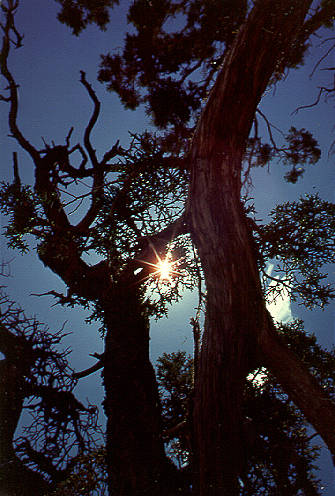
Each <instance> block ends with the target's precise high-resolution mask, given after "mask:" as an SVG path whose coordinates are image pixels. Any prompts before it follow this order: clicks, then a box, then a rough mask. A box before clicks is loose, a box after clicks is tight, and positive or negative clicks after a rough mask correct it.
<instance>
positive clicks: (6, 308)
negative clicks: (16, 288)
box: [0, 291, 99, 496]
mask: <svg viewBox="0 0 335 496" xmlns="http://www.w3.org/2000/svg"><path fill="white" fill-rule="evenodd" d="M0 303H1V310H0V350H1V353H3V355H4V358H3V359H2V360H1V361H0V371H1V375H0V400H1V401H0V405H1V407H0V438H1V443H0V461H1V471H0V490H1V493H5V494H8V495H9V496H10V495H13V496H14V495H16V496H17V495H22V496H24V495H27V496H28V495H31V494H32V493H34V494H36V495H41V496H42V495H44V494H45V493H46V492H48V491H51V490H52V489H53V488H54V487H56V485H57V484H58V483H59V482H60V481H62V480H65V479H66V478H67V477H68V474H69V473H70V472H71V470H72V466H73V464H75V463H76V460H77V458H78V457H79V456H80V455H83V454H84V453H87V452H88V451H89V450H90V449H92V448H93V447H95V443H96V441H97V440H96V436H97V434H99V431H98V428H97V415H96V414H97V410H96V408H95V407H93V406H92V405H89V406H88V407H85V406H84V405H83V404H82V403H81V402H80V401H79V400H78V399H77V398H76V397H75V395H74V394H73V388H74V386H75V384H76V381H75V380H74V378H73V375H72V370H71V369H70V368H69V366H68V363H67V359H66V357H67V355H68V354H69V352H68V351H58V350H57V348H56V347H57V345H58V344H59V343H60V341H61V339H62V337H63V336H64V333H63V332H62V331H59V332H56V333H53V334H51V333H49V332H48V330H47V329H44V328H43V326H42V325H41V324H40V323H39V322H37V321H36V319H32V318H28V317H27V316H26V315H25V314H24V312H23V311H22V310H21V309H20V308H18V307H16V306H15V305H14V303H13V302H12V301H10V299H9V298H8V297H7V296H6V295H5V294H4V293H3V292H2V291H1V296H0ZM24 409H27V410H28V411H29V412H30V414H31V417H32V420H31V422H30V424H28V425H27V426H25V427H24V428H23V430H22V429H21V434H20V435H19V436H17V435H16V439H14V438H15V434H16V431H17V427H18V423H19V421H20V418H21V416H22V413H23V411H24Z"/></svg>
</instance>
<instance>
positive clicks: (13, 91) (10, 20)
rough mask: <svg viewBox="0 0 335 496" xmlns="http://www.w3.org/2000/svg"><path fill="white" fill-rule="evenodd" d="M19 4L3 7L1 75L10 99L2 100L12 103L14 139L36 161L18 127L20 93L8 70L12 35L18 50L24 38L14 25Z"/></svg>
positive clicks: (11, 118) (11, 126)
mask: <svg viewBox="0 0 335 496" xmlns="http://www.w3.org/2000/svg"><path fill="white" fill-rule="evenodd" d="M17 5H18V4H17V2H15V3H14V2H12V1H8V7H5V6H2V8H3V10H4V11H5V12H6V23H5V25H3V26H2V29H3V32H4V36H3V39H2V47H1V55H0V57H1V58H0V67H1V74H2V75H3V76H4V78H5V79H6V80H7V82H8V88H7V89H8V90H9V97H8V99H7V98H5V97H2V98H1V100H3V101H8V102H9V103H10V110H9V116H8V120H9V129H10V131H11V133H12V136H13V138H15V139H16V141H17V142H18V143H19V145H20V146H21V147H22V148H23V149H24V150H26V151H27V152H28V153H29V154H30V156H31V157H32V158H33V159H34V160H36V161H37V160H38V159H39V154H38V151H37V150H36V149H35V148H34V147H33V145H32V144H31V143H30V142H29V141H28V140H27V139H26V138H25V137H24V136H23V134H22V133H21V131H20V129H19V127H18V125H17V114H18V93H17V84H16V82H15V80H14V78H13V76H12V74H11V72H10V70H9V68H8V57H9V53H10V45H11V38H10V34H11V33H14V35H15V37H16V42H15V46H16V48H18V47H20V46H21V41H22V36H21V35H20V34H19V33H18V31H17V29H16V27H15V24H14V13H15V10H16V8H17Z"/></svg>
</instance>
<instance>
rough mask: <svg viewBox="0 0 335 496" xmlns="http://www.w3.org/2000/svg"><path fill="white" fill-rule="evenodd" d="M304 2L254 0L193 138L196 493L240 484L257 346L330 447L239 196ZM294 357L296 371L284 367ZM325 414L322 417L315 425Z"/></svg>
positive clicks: (223, 491)
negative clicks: (270, 294) (201, 290)
mask: <svg viewBox="0 0 335 496" xmlns="http://www.w3.org/2000/svg"><path fill="white" fill-rule="evenodd" d="M310 4H311V1H310V0H280V1H276V2H274V1H271V0H263V1H261V2H256V3H255V7H254V9H253V10H252V11H251V13H250V15H249V17H248V19H247V21H246V22H245V24H244V25H243V26H242V27H241V29H240V31H239V33H238V34H237V36H236V39H235V42H234V44H233V45H232V47H231V49H230V51H229V52H228V53H227V55H226V58H225V61H224V65H223V67H222V69H221V71H220V73H219V74H218V77H217V80H216V83H215V85H214V87H213V90H212V92H211V94H210V96H209V99H208V102H207V104H206V107H205V109H204V111H203V113H202V115H201V118H200V121H199V124H198V127H197V130H196V133H195V136H194V138H193V142H192V146H191V151H190V156H191V162H192V169H191V184H190V191H189V200H188V209H187V213H188V219H189V224H190V227H191V231H192V236H193V239H194V242H195V245H196V247H197V249H198V251H199V254H200V258H201V262H202V266H203V270H204V274H205V279H206V285H207V289H208V305H207V314H206V322H205V332H204V339H203V344H202V349H201V355H200V360H199V372H198V376H197V377H198V380H197V384H196V394H195V410H194V424H195V446H196V462H197V463H196V465H197V467H198V478H197V479H198V491H197V492H198V493H199V494H200V495H206V496H209V495H219V494H220V495H229V496H232V495H238V494H239V492H240V491H239V481H238V477H239V474H240V473H241V472H242V470H243V465H244V460H245V457H246V456H247V454H246V453H245V445H244V441H243V422H242V415H241V405H242V401H243V386H244V381H245V378H246V375H247V373H248V371H249V370H250V368H252V367H253V365H254V364H255V363H256V361H259V360H260V359H261V358H262V355H266V357H265V358H264V360H263V361H264V363H266V365H267V366H268V367H269V368H270V369H271V371H272V372H273V373H274V374H275V375H276V376H277V378H278V380H279V381H280V382H281V384H282V385H283V387H284V388H285V390H286V392H287V393H288V394H289V395H290V396H291V397H292V399H293V400H294V401H295V402H296V404H297V405H298V406H299V407H300V408H301V409H302V411H303V412H304V413H305V414H306V416H307V418H308V419H309V420H310V421H311V422H313V424H314V426H315V427H316V429H317V430H318V431H319V432H320V433H321V432H323V433H324V434H325V436H326V437H327V436H328V438H326V439H325V440H326V442H328V446H329V447H330V448H331V449H333V448H334V447H335V446H334V442H333V441H334V440H333V437H334V432H333V429H331V428H330V426H329V422H328V421H324V420H323V419H320V418H318V415H317V414H315V412H316V411H318V410H319V411H320V412H321V410H320V409H321V406H322V404H323V405H324V406H323V410H322V412H323V414H325V411H327V415H328V418H331V419H334V418H335V417H334V406H333V405H331V403H330V402H329V401H328V400H327V399H326V398H325V397H324V395H323V393H322V391H321V388H320V387H319V386H318V385H317V384H316V383H315V381H313V379H312V378H311V377H310V376H309V374H308V372H307V371H306V370H305V369H304V368H302V367H301V366H300V365H299V364H298V360H297V358H296V357H294V355H292V354H291V353H290V352H289V350H288V349H287V348H286V347H285V346H282V345H281V343H280V342H279V341H278V339H277V337H276V335H275V331H274V329H273V324H272V322H271V320H270V318H269V315H268V313H267V311H266V308H265V303H264V300H263V296H262V291H261V287H260V279H259V272H258V268H257V249H256V247H255V245H254V242H253V238H252V232H251V229H250V225H249V223H248V219H247V216H246V215H245V212H244V210H243V206H242V204H241V200H240V197H241V164H242V159H243V154H244V151H245V145H246V140H247V138H248V135H249V133H250V129H251V125H252V122H253V119H254V115H255V112H256V108H257V105H258V103H259V101H260V99H261V97H262V94H263V92H264V91H265V89H266V87H267V85H268V83H269V80H270V78H271V76H272V74H273V73H274V72H275V70H276V69H277V67H278V66H279V65H280V62H281V61H282V60H283V58H285V53H286V52H287V50H288V48H289V46H290V43H291V42H292V41H293V40H294V39H295V37H296V36H297V34H298V33H299V30H301V29H302V26H303V23H304V19H305V16H306V14H307V12H308V8H309V6H310ZM272 346H273V348H272ZM285 361H286V365H284V364H285ZM293 364H295V365H294V368H295V369H297V370H299V376H297V377H294V376H293V377H292V376H290V374H288V370H289V366H290V365H292V366H293ZM292 375H293V374H292ZM302 377H303V378H304V380H303V386H300V385H299V384H298V382H299V381H300V380H302ZM316 391H317V392H318V394H317V398H316V400H315V401H316V402H317V406H316V407H315V408H314V412H313V415H309V411H308V404H307V402H306V399H307V396H308V392H309V394H310V396H309V400H311V398H313V400H314V397H313V396H312V394H313V392H316ZM321 398H323V400H321ZM331 422H333V420H332V421H331ZM322 423H323V424H326V425H324V426H323V428H322V429H321V425H320V424H322ZM333 425H334V423H333Z"/></svg>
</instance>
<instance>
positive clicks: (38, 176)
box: [1, 0, 190, 496]
mask: <svg viewBox="0 0 335 496" xmlns="http://www.w3.org/2000/svg"><path fill="white" fill-rule="evenodd" d="M17 7H18V3H17V2H13V1H12V0H9V1H8V2H6V3H5V4H3V5H2V6H1V8H2V10H3V12H4V13H5V23H4V24H3V26H2V29H3V34H4V36H3V45H2V51H1V57H2V58H1V72H2V75H3V76H4V78H5V79H6V80H7V83H8V90H9V96H8V97H7V96H6V97H5V96H3V97H2V100H4V101H7V102H9V128H10V132H11V133H12V135H13V136H14V137H15V139H16V140H17V142H18V144H19V145H20V146H21V147H22V148H23V149H24V150H25V151H26V152H27V153H28V154H29V155H30V157H31V159H32V162H33V165H34V170H35V184H34V189H32V188H31V187H29V186H23V185H22V184H21V180H20V176H19V172H18V164H17V157H16V155H14V159H13V160H14V181H13V183H12V184H4V185H3V188H2V195H1V196H2V198H1V203H2V208H3V211H4V212H5V213H7V214H8V215H10V223H9V226H8V229H7V235H8V237H9V239H10V245H11V246H12V247H16V248H19V249H21V250H22V251H24V250H25V249H27V245H26V244H25V235H27V234H32V235H34V236H35V238H36V239H37V242H38V247H37V251H38V255H39V258H40V259H41V260H42V262H43V263H44V264H45V265H46V266H47V267H49V268H50V269H51V270H52V271H53V272H54V273H55V274H57V275H58V276H59V277H60V278H61V279H62V280H63V281H64V283H65V285H66V286H67V288H68V291H67V294H66V295H65V294H59V293H56V292H54V291H51V292H50V294H53V295H54V296H55V297H56V299H57V301H59V302H60V303H62V304H65V305H70V306H74V305H76V304H82V305H84V306H89V305H91V308H92V317H91V318H92V319H96V320H100V321H101V322H102V333H103V335H104V338H105V351H104V354H103V356H102V357H100V358H101V359H100V365H101V366H102V367H103V381H104V387H105V391H106V396H105V401H104V410H105V413H106V416H107V435H106V443H107V446H106V450H107V468H108V476H109V491H110V494H118V495H122V494H124V495H127V496H128V495H129V494H144V493H145V494H157V491H159V492H161V493H162V494H171V493H173V494H174V492H175V491H176V490H177V489H178V488H179V484H180V481H179V480H178V475H177V471H176V469H175V468H174V466H173V464H172V463H171V462H170V461H169V459H168V458H167V457H166V455H165V452H164V443H163V440H162V438H161V427H160V425H161V417H160V402H159V396H158V389H157V384H156V379H155V373H154V370H153V367H152V365H151V363H150V360H149V316H150V315H152V314H156V315H159V314H160V313H162V312H164V311H165V310H164V305H165V302H166V301H169V300H173V299H176V298H177V297H178V283H179V280H180V271H182V270H185V269H183V266H182V264H185V261H186V258H187V252H186V250H185V249H184V251H183V256H182V258H183V260H182V261H181V260H180V261H178V260H175V261H174V262H173V268H171V277H170V276H169V277H170V279H171V281H172V279H173V284H165V288H166V291H165V294H164V281H163V280H161V277H160V274H161V271H162V268H161V263H162V261H165V263H168V261H169V258H170V257H172V256H173V255H174V254H175V255H177V253H179V254H180V250H179V252H178V244H177V243H174V244H172V241H173V238H174V237H175V236H176V235H177V234H178V235H180V234H184V233H185V223H184V218H183V216H181V215H180V212H179V211H178V209H177V210H176V208H175V204H176V202H178V201H180V200H181V199H182V198H183V196H184V191H185V187H184V186H185V181H186V175H185V171H184V170H183V169H182V168H178V167H175V168H173V169H171V170H170V168H169V164H168V161H167V160H166V159H165V157H164V154H163V153H162V152H161V150H160V148H159V147H158V143H157V140H156V139H155V138H154V137H151V136H150V135H148V134H146V133H145V134H144V135H143V136H133V140H132V143H131V144H130V147H129V148H128V149H123V148H122V147H121V146H120V145H119V142H116V143H115V145H114V146H113V147H111V148H110V149H109V150H107V151H106V152H105V153H104V155H103V156H102V158H101V159H99V158H98V155H97V153H96V150H95V149H94V147H93V145H92V142H91V135H92V131H93V128H94V126H95V124H96V122H97V119H98V117H99V112H100V102H99V100H98V98H97V96H96V94H95V92H94V90H93V88H92V86H91V85H90V84H89V83H88V81H87V80H86V76H85V73H84V72H81V78H80V81H81V84H82V85H83V87H84V88H85V90H86V91H87V93H88V96H89V98H90V99H91V101H92V103H93V112H92V115H91V118H90V120H89V122H88V124H87V126H86V128H85V130H84V136H83V144H76V145H74V146H71V144H70V140H71V134H72V129H71V130H70V131H69V133H68V134H67V136H66V138H65V143H64V144H62V145H55V144H51V145H49V144H47V143H45V147H44V148H43V149H42V150H38V149H37V148H36V147H34V146H33V145H32V144H31V143H30V142H29V141H28V140H27V139H26V138H25V136H24V135H23V134H22V132H21V130H20V128H19V125H18V119H17V114H18V89H17V84H16V82H15V80H14V77H13V76H12V74H11V72H10V70H9V66H8V57H9V53H10V49H11V47H12V46H15V47H16V48H18V47H20V46H21V42H22V37H21V35H20V33H19V31H18V30H17V29H16V27H15V21H14V14H15V11H16V9H17ZM73 157H74V158H73ZM78 157H79V159H80V160H81V162H80V165H79V166H73V165H72V164H71V160H72V159H73V160H74V163H75V162H76V158H77V159H78ZM83 178H86V179H87V180H88V181H91V189H90V192H89V193H88V194H86V193H84V194H83V193H82V191H81V190H80V184H78V180H80V179H83ZM78 190H79V192H78ZM69 198H70V199H69ZM85 200H86V202H85ZM167 201H169V202H170V203H173V207H170V208H168V207H167V205H166V202H167ZM82 202H84V214H83V215H82V217H81V218H80V219H79V220H78V216H77V210H78V208H79V207H80V206H81V205H82ZM179 210H180V208H179ZM156 231H157V232H156ZM168 245H169V249H167V246H168ZM92 251H95V253H96V254H97V255H98V256H99V257H100V261H99V262H97V263H95V264H94V265H91V264H90V263H89V262H87V261H85V258H84V256H85V255H86V254H87V253H90V252H92ZM178 258H180V257H178ZM179 265H180V267H179ZM163 267H164V265H163ZM162 277H163V276H162ZM189 283H190V282H189ZM183 284H184V285H185V284H187V278H186V279H184V281H183ZM153 287H156V288H157V290H158V293H156V294H158V296H157V298H156V300H157V301H156V302H154V301H152V300H151V301H150V299H149V298H147V297H146V290H147V289H148V288H149V289H150V288H151V289H152V288H153ZM95 369H96V368H95ZM185 490H186V489H185Z"/></svg>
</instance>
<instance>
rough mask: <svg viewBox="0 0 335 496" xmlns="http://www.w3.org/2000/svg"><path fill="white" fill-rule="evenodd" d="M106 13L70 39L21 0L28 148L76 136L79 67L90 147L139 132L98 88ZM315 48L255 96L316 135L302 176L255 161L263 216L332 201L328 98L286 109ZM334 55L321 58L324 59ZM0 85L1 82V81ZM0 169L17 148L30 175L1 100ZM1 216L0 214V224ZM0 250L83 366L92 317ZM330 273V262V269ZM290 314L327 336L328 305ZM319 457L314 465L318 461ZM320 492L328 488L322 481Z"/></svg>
mask: <svg viewBox="0 0 335 496" xmlns="http://www.w3.org/2000/svg"><path fill="white" fill-rule="evenodd" d="M121 3H122V6H121V7H117V8H116V9H115V10H114V14H113V15H112V25H111V26H110V27H109V28H108V30H107V31H106V32H100V31H99V30H98V29H97V28H95V27H89V28H88V29H87V30H86V31H85V32H84V33H83V34H82V35H81V36H79V37H78V38H76V37H74V36H72V35H71V33H70V31H69V29H68V28H66V27H65V26H63V25H61V24H60V23H59V22H58V21H57V20H56V14H57V10H58V7H57V5H56V3H55V2H54V1H53V0H21V4H22V5H21V7H20V9H19V11H18V15H17V18H16V21H17V27H18V29H19V30H20V31H21V32H23V33H24V36H25V38H24V47H23V48H21V49H20V50H16V51H13V52H12V54H11V58H10V61H9V65H10V69H11V70H12V72H13V74H14V75H15V78H16V81H17V82H18V83H19V85H20V90H19V91H20V108H19V125H20V127H21V129H22V131H23V133H24V134H25V135H26V137H27V138H28V139H29V140H30V141H31V142H32V144H34V145H35V146H36V147H37V148H42V147H43V142H42V137H43V138H44V139H45V141H46V142H51V141H52V140H54V141H55V142H56V143H59V144H61V143H63V142H64V140H65V137H66V135H67V134H68V131H69V129H70V128H71V127H72V126H74V133H73V141H72V142H73V143H76V142H78V141H80V140H81V137H82V135H83V131H84V129H85V126H86V124H87V120H88V118H89V116H90V112H91V108H92V105H91V101H90V100H89V99H88V96H87V94H86V92H85V90H84V88H83V87H82V85H81V84H80V83H79V77H80V74H79V71H80V70H84V71H85V72H86V74H87V79H88V80H89V81H90V82H91V83H92V84H93V86H94V88H95V90H96V93H97V95H98V97H99V98H100V100H101V101H102V103H103V105H102V112H101V117H100V120H99V122H98V125H97V126H96V128H95V131H94V134H93V141H94V146H95V148H96V149H97V150H98V152H99V150H101V154H103V153H104V152H105V151H106V149H107V148H110V146H111V145H112V144H113V143H114V142H115V141H116V140H117V139H120V142H121V144H126V143H127V141H128V131H129V130H130V131H132V132H136V131H139V132H142V131H143V130H144V129H145V128H146V127H148V126H150V120H149V119H148V118H147V117H146V116H145V113H144V111H143V109H142V110H139V111H136V112H131V111H125V110H124V109H123V107H122V106H121V105H120V103H119V101H118V99H117V97H116V96H115V95H113V94H110V93H107V92H106V90H105V88H104V87H103V86H102V85H101V84H100V83H98V82H97V81H96V75H97V67H98V63H99V55H100V54H101V53H106V52H108V51H110V50H112V49H114V48H117V47H120V46H121V44H122V38H123V33H124V31H125V29H126V27H127V26H126V22H125V12H126V5H127V4H128V2H121ZM318 43H319V42H318V39H317V38H315V40H314V44H315V47H314V49H313V50H311V56H310V58H309V59H308V61H307V64H306V66H305V67H304V68H303V69H301V70H299V71H292V72H291V73H290V74H289V75H288V76H287V78H286V80H285V81H283V82H281V83H279V84H278V85H277V87H276V88H275V89H273V90H269V91H268V93H267V94H266V95H265V97H264V99H263V101H262V104H261V109H262V111H263V112H264V113H266V115H267V117H268V118H269V120H271V121H272V122H273V123H274V124H275V125H276V126H278V127H280V128H281V129H282V130H283V131H284V132H287V130H288V129H289V127H290V126H291V125H294V126H295V127H297V128H301V127H305V128H307V129H309V130H310V131H312V132H313V134H314V135H315V137H316V138H317V139H318V141H319V143H320V146H321V149H322V158H321V160H320V162H319V163H318V164H317V165H313V166H309V167H307V168H306V172H305V175H304V177H303V179H302V180H300V181H299V182H298V184H296V185H292V184H287V183H286V182H285V181H284V180H283V175H284V173H285V167H284V166H283V165H281V164H272V166H271V169H270V173H268V172H267V171H266V170H264V169H262V170H256V171H254V173H253V182H254V188H253V189H252V190H251V191H250V194H251V196H253V197H254V198H255V203H256V207H257V209H258V212H259V213H258V218H261V219H266V215H267V212H269V210H270V209H271V208H272V207H273V206H274V205H275V204H277V203H281V202H284V201H288V200H293V199H296V197H297V196H300V195H304V194H306V193H315V192H319V193H320V195H321V196H322V197H323V198H324V199H327V200H329V201H335V196H334V191H335V189H334V186H335V163H334V162H335V156H332V155H330V156H328V152H329V149H330V146H331V143H332V141H333V140H334V139H335V129H334V125H335V118H334V102H333V101H329V102H328V104H325V103H324V102H321V103H320V105H319V106H318V107H317V108H313V109H310V110H301V111H300V112H299V113H298V114H296V115H292V112H294V110H295V109H296V108H297V107H298V106H300V105H306V104H310V103H312V102H313V101H314V100H315V98H316V96H317V93H318V89H317V87H318V86H320V85H322V84H326V85H328V82H329V81H328V78H329V73H328V72H327V71H321V72H320V71H317V73H316V74H315V76H314V77H313V78H312V79H311V78H310V77H309V75H310V73H311V72H312V69H313V66H314V64H315V63H316V61H317V60H318V58H319V57H320V56H322V55H323V53H324V50H325V48H324V47H322V46H318ZM334 65H335V60H334V55H333V56H332V57H330V58H329V59H328V60H327V61H326V62H324V63H323V64H322V66H321V67H327V66H328V67H329V66H334ZM2 87H3V85H2ZM0 117H1V120H0V122H1V133H0V149H1V157H2V159H1V165H0V167H1V176H2V179H5V180H8V179H10V178H11V176H12V153H13V151H18V152H19V155H18V158H19V167H20V173H21V177H22V180H23V181H24V182H31V181H32V177H33V169H32V164H31V162H30V160H29V157H27V155H26V154H25V152H23V151H21V150H18V147H17V145H16V143H15V142H14V140H13V139H11V138H8V137H7V135H8V127H7V105H6V104H5V103H3V102H1V106H0ZM4 224H5V220H4V219H2V225H4ZM1 259H3V260H12V261H11V264H10V268H11V275H12V277H11V278H8V279H6V280H5V281H4V283H3V284H6V285H7V286H8V291H9V294H10V296H12V297H13V298H14V299H16V300H17V301H18V303H20V304H21V305H22V306H23V307H24V309H25V310H26V312H27V313H28V314H36V316H37V317H38V319H40V320H42V321H43V322H45V323H47V324H48V325H49V326H50V328H51V329H58V328H60V327H61V326H62V324H63V323H64V321H67V324H66V330H68V331H73V334H72V335H71V336H69V337H68V338H66V342H65V343H64V344H65V345H71V347H72V349H73V354H72V359H73V367H74V368H75V369H77V370H81V369H83V368H86V367H88V366H90V365H92V362H93V359H92V358H90V357H89V356H88V355H89V353H92V352H95V351H98V352H99V351H101V350H102V342H101V340H100V338H99V334H98V333H97V327H96V326H93V325H91V326H88V325H86V324H85V323H84V319H85V316H86V313H85V312H84V311H82V310H73V311H70V310H68V309H62V308H58V307H56V308H55V307H52V304H53V303H54V302H53V300H52V299H50V298H48V297H43V298H37V297H32V296H30V294H31V293H42V292H46V291H49V290H51V289H55V290H59V291H62V290H63V289H64V286H63V284H62V283H61V281H60V280H59V278H57V277H56V276H55V275H54V274H52V273H51V271H50V270H48V269H46V268H45V267H44V266H43V265H42V264H41V263H40V262H39V261H38V260H37V256H36V253H35V252H32V253H30V254H27V255H24V256H21V255H20V254H18V253H15V252H8V250H7V249H6V240H4V239H3V237H2V239H1ZM330 276H331V278H332V279H333V280H334V268H333V267H331V268H330ZM195 306H196V296H193V295H189V294H187V295H186V296H185V298H184V300H183V301H182V302H181V303H179V304H178V305H176V306H175V307H174V308H172V309H171V311H170V314H169V318H168V319H163V320H161V321H159V322H158V323H153V325H152V333H151V335H152V341H151V346H152V357H153V358H154V359H155V358H156V357H157V356H158V355H159V354H161V353H163V352H164V351H167V352H171V351H174V350H177V349H180V348H181V347H183V348H186V349H187V350H188V351H191V350H192V336H191V329H190V326H189V319H190V317H192V316H193V314H194V307H195ZM292 312H293V316H294V317H299V318H303V319H304V320H305V324H306V328H307V329H308V330H310V331H313V332H315V333H316V334H317V336H318V338H319V341H320V342H321V343H322V344H323V345H325V346H332V345H333V343H334V304H332V305H331V306H329V307H328V308H327V309H326V310H325V311H323V312H322V311H319V310H314V311H312V312H311V311H306V310H304V309H302V307H298V306H297V305H293V307H292ZM99 380H100V375H99V374H97V375H96V376H90V377H89V378H87V379H84V380H82V382H81V384H80V385H79V386H78V391H79V393H80V394H81V396H83V397H84V398H86V397H89V399H90V401H91V402H97V403H99V402H100V401H101V398H102V391H101V389H100V387H99V386H98V385H97V383H98V382H99ZM325 463H326V462H324V466H325ZM332 477H333V475H332V473H331V469H330V466H329V464H328V468H327V469H326V470H325V471H324V480H325V483H326V484H327V485H330V484H331V480H332ZM329 491H330V492H329V493H326V492H325V493H324V494H332V492H331V490H330V489H329Z"/></svg>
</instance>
